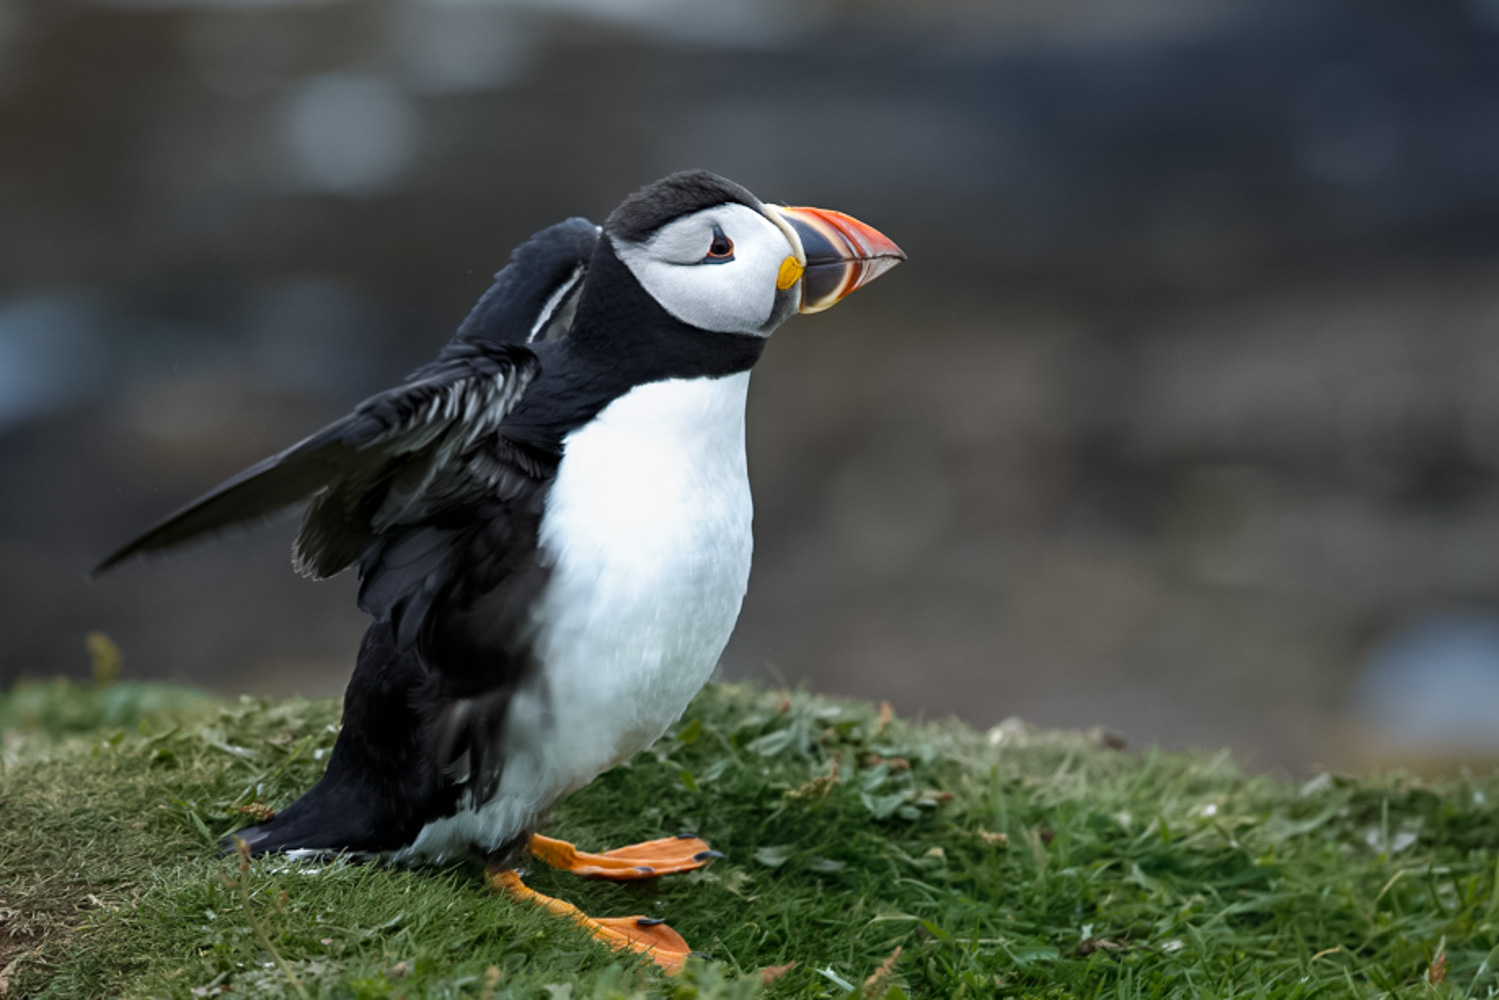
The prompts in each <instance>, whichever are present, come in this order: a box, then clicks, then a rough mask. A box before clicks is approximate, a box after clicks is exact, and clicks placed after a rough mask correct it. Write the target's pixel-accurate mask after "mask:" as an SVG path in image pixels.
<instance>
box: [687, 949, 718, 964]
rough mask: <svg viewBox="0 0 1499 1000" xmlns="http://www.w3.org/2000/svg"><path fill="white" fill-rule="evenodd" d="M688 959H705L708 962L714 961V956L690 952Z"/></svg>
mask: <svg viewBox="0 0 1499 1000" xmlns="http://www.w3.org/2000/svg"><path fill="white" fill-rule="evenodd" d="M687 957H688V958H701V959H703V960H704V961H706V962H711V961H713V956H712V955H710V954H708V953H707V952H706V951H689V952H688V953H687Z"/></svg>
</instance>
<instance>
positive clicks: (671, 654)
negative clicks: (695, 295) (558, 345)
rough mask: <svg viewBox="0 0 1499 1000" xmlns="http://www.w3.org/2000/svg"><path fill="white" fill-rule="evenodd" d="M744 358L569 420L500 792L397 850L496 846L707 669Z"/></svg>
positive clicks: (729, 614)
mask: <svg viewBox="0 0 1499 1000" xmlns="http://www.w3.org/2000/svg"><path fill="white" fill-rule="evenodd" d="M748 388H749V373H748V372H744V373H741V374H738V375H732V376H728V377H725V378H718V379H709V378H700V379H673V380H669V381H665V382H654V383H651V384H649V385H643V386H639V387H637V388H635V389H633V390H632V391H630V392H629V393H627V394H626V395H624V396H622V397H620V398H619V399H617V400H615V401H614V402H613V403H611V404H610V405H609V406H608V407H606V408H605V409H604V410H603V412H601V413H600V414H599V415H598V417H596V418H595V419H594V420H592V421H591V422H589V423H588V424H587V425H586V426H584V427H582V428H580V429H579V430H577V431H574V432H573V433H572V434H570V435H568V437H567V438H566V440H565V442H564V446H565V447H564V452H563V458H562V462H561V464H560V466H559V468H558V470H557V479H556V481H555V482H554V483H553V485H552V488H551V490H550V492H549V494H548V497H547V506H546V512H545V515H544V517H543V519H542V523H541V553H542V558H543V559H544V560H545V561H546V562H547V563H548V564H549V565H550V566H551V569H552V576H551V581H550V583H549V585H548V588H547V590H546V592H545V593H544V594H543V596H542V599H541V601H540V602H539V604H538V607H537V610H536V622H537V629H538V631H537V654H538V659H539V661H540V664H541V669H540V670H539V671H538V673H537V676H536V677H535V678H534V680H533V681H532V682H531V683H530V684H529V685H528V686H526V687H524V688H522V689H521V690H520V691H518V692H517V694H516V696H515V699H514V700H513V701H512V702H511V707H510V714H509V717H508V719H507V724H506V730H505V746H504V749H503V753H504V760H505V765H504V772H503V776H502V778H501V782H500V787H499V791H498V793H497V794H496V795H495V797H494V798H492V799H491V800H490V801H489V802H487V803H484V804H483V805H482V806H480V807H479V808H478V809H476V810H475V809H466V810H464V811H462V812H460V813H459V814H458V815H456V816H453V817H451V818H449V819H444V820H440V821H438V822H436V823H433V824H429V825H428V827H427V828H426V829H424V830H423V831H422V833H421V835H420V836H419V837H418V838H417V841H416V843H415V844H413V845H412V847H411V848H408V849H407V850H406V851H403V852H402V855H403V856H407V857H411V856H416V857H423V858H432V859H442V858H445V857H448V856H453V855H456V854H459V853H462V852H463V851H464V850H466V848H467V845H468V844H471V843H476V844H478V845H480V846H481V847H485V848H494V847H498V846H499V845H500V844H502V843H504V842H505V841H507V840H509V839H510V838H511V837H514V836H515V835H516V834H517V833H519V832H520V831H522V830H524V829H526V828H527V827H529V826H530V825H532V824H533V823H534V822H535V821H536V819H537V817H538V816H539V814H540V813H541V812H542V811H544V810H545V809H546V808H547V807H549V806H550V805H551V804H552V803H553V802H554V801H555V800H556V799H557V798H559V797H560V796H562V795H565V794H567V793H568V792H570V791H573V790H574V789H577V788H580V787H582V786H583V785H585V784H587V783H588V782H589V781H591V780H593V778H594V777H596V776H597V775H598V774H599V773H600V772H602V771H604V770H606V769H608V768H609V767H611V766H613V765H614V764H616V763H619V762H620V761H623V760H626V759H628V758H629V757H630V756H632V755H633V754H635V753H636V752H638V751H639V750H642V749H644V748H645V747H647V746H649V745H650V744H651V743H653V742H654V741H655V740H656V739H657V738H658V737H660V736H661V734H662V733H663V732H665V731H666V728H667V727H668V726H670V725H671V723H672V722H673V721H675V720H676V719H677V718H678V717H679V716H680V715H681V714H682V711H683V710H684V709H685V708H686V707H687V703H688V701H690V700H691V698H692V696H693V695H694V694H695V693H696V692H697V691H698V689H699V688H701V687H702V685H703V684H704V682H706V681H707V679H708V677H709V675H710V674H711V673H712V672H713V667H714V666H715V664H717V662H718V658H719V655H720V654H721V653H722V652H723V648H724V646H725V645H726V644H727V643H728V641H729V635H730V633H731V632H732V631H733V629H734V622H735V620H736V619H737V618H738V616H739V607H740V604H741V602H742V601H743V599H744V592H745V589H746V587H747V586H748V583H749V570H750V554H751V550H752V546H753V541H752V538H751V533H750V521H751V516H752V506H751V501H750V491H749V480H748V477H747V475H746V470H745V457H744V407H745V394H746V392H747V391H748Z"/></svg>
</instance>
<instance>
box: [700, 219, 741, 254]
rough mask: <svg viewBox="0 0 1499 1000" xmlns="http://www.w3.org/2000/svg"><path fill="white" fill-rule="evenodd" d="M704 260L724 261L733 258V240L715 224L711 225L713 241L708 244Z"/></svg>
mask: <svg viewBox="0 0 1499 1000" xmlns="http://www.w3.org/2000/svg"><path fill="white" fill-rule="evenodd" d="M703 259H704V260H712V261H726V260H733V259H734V241H733V240H731V239H729V238H728V237H727V236H725V235H724V231H723V230H722V229H720V228H719V227H717V226H714V227H713V242H712V243H710V244H709V245H708V255H707V256H706V257H704V258H703Z"/></svg>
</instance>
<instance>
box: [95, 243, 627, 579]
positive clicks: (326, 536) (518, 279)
mask: <svg viewBox="0 0 1499 1000" xmlns="http://www.w3.org/2000/svg"><path fill="white" fill-rule="evenodd" d="M598 238H599V237H598V227H597V226H595V225H594V224H593V223H591V222H589V221H587V220H586V219H568V220H566V221H565V222H560V223H558V224H557V225H555V226H552V227H550V228H548V229H544V230H542V231H541V232H539V233H537V234H536V235H535V236H533V237H531V239H529V240H527V241H526V242H525V243H523V244H521V245H520V246H519V247H517V248H516V249H515V250H514V252H512V253H511V255H510V264H509V265H508V266H506V267H505V268H504V269H503V270H501V271H500V272H499V273H498V274H497V275H495V282H494V284H493V285H492V286H491V287H490V288H489V290H488V291H487V292H485V293H484V295H483V297H481V298H480V300H479V302H478V304H477V305H475V306H474V308H473V310H472V311H471V312H470V313H469V315H468V317H467V318H466V319H465V320H464V321H463V323H462V325H460V326H459V328H458V333H457V336H455V337H454V338H453V341H452V342H451V343H450V344H448V346H447V347H446V348H444V350H443V352H442V354H441V355H439V357H438V359H437V360H436V361H434V362H433V363H432V364H429V365H427V366H425V367H423V368H421V369H419V370H418V371H416V372H415V373H414V374H413V375H412V376H411V377H410V378H409V379H408V380H407V381H406V382H405V383H404V384H402V385H400V386H398V387H397V388H395V389H392V390H389V391H388V392H384V393H381V394H380V395H378V396H375V397H373V398H371V399H368V400H366V401H365V402H364V403H362V404H360V406H359V407H358V408H357V409H356V410H355V411H354V412H353V413H351V414H350V415H349V416H347V417H345V418H343V419H342V420H339V421H337V422H335V423H333V424H331V425H329V426H328V427H326V428H324V429H323V430H321V431H319V432H317V433H316V434H314V435H312V436H311V437H309V438H307V439H306V440H304V441H302V442H300V443H298V444H295V445H293V446H292V447H291V448H289V449H287V450H286V451H284V452H282V453H281V454H279V455H273V456H271V457H270V458H268V459H266V460H265V461H263V462H261V463H259V464H258V465H255V466H252V467H251V468H249V469H246V470H245V471H244V472H241V473H240V474H239V475H237V476H234V477H233V478H232V479H230V480H228V481H227V482H225V483H223V484H221V485H220V486H218V487H217V488H215V489H214V490H212V491H211V492H210V493H208V494H207V495H205V496H203V497H200V498H199V499H197V500H195V501H193V502H192V503H191V504H189V505H188V506H187V507H184V508H183V509H182V510H179V511H177V512H176V513H175V514H173V515H171V516H170V517H168V518H167V519H166V520H164V521H163V522H161V523H160V524H158V525H157V526H156V527H154V528H152V529H151V530H150V531H148V532H146V533H145V534H144V535H142V536H140V537H139V538H137V539H135V540H134V541H132V542H130V543H129V544H127V545H125V546H123V547H122V548H120V549H119V550H117V551H115V552H114V553H112V554H111V555H110V556H109V557H107V558H106V559H105V560H104V561H103V562H101V563H100V564H99V565H98V566H97V567H95V569H94V572H95V573H96V574H97V573H102V572H104V571H105V570H108V569H110V568H111V567H113V566H115V565H117V564H119V563H120V562H123V561H125V560H126V559H129V558H131V557H133V556H137V555H143V554H146V553H151V552H158V551H161V550H163V549H168V548H172V547H174V546H177V545H181V544H182V543H184V542H187V541H190V540H192V539H194V538H197V537H198V536H200V535H204V534H207V533H209V532H214V531H220V530H222V529H224V528H228V527H232V526H234V525H237V524H243V523H245V522H247V521H253V520H257V519H260V518H264V517H266V516H268V515H270V514H273V513H275V512H276V511H279V510H282V509H284V508H286V507H290V506H292V505H293V504H296V503H299V502H301V501H303V500H305V499H307V498H308V497H311V496H313V495H314V494H321V495H320V496H319V499H318V500H317V501H316V502H315V503H314V506H313V509H312V510H310V511H309V512H308V516H307V519H306V520H305V521H304V524H303V529H302V534H301V536H300V537H299V538H298V542H297V551H296V563H297V566H298V568H299V569H300V570H302V571H304V572H307V573H310V574H312V575H313V576H328V575H331V574H333V573H337V572H338V571H340V570H342V569H344V568H346V567H347V566H349V565H350V564H351V563H352V562H353V561H354V560H355V559H356V558H358V557H359V555H360V554H361V552H363V550H364V548H365V547H366V546H367V545H368V543H369V541H370V540H371V537H372V533H373V534H378V533H379V532H380V531H382V530H384V529H385V528H387V527H389V526H390V525H392V524H394V523H396V522H397V520H399V519H400V518H401V516H402V512H403V510H406V512H407V513H410V512H411V509H412V508H415V509H420V508H421V506H422V503H421V500H420V499H419V497H420V494H421V493H422V492H423V491H424V490H426V489H429V488H430V487H432V486H433V485H434V482H433V479H434V476H435V474H436V470H437V469H439V468H441V464H442V462H443V461H446V460H449V459H451V458H452V457H453V456H454V454H455V452H457V451H462V450H463V448H464V447H466V446H472V445H473V444H474V442H476V441H477V440H478V439H479V438H480V437H482V436H483V435H485V434H491V433H493V432H494V431H495V430H496V429H497V427H498V425H499V423H500V421H502V420H503V418H504V416H505V415H506V414H507V413H508V412H509V411H510V409H511V408H512V407H513V406H514V405H515V403H516V401H517V400H518V399H519V397H520V394H521V392H523V391H524V389H525V385H526V383H527V382H529V381H530V379H531V378H532V377H533V376H534V374H535V358H534V356H533V355H532V354H531V353H530V352H529V351H526V350H524V349H521V348H518V347H512V346H507V345H522V344H526V343H530V342H535V341H537V340H546V339H557V338H558V337H560V336H561V335H562V334H563V333H565V330H566V324H567V323H568V322H570V320H571V309H572V307H573V306H574V305H575V303H576V298H577V293H578V290H579V289H580V288H581V287H582V283H583V277H584V272H585V268H586V266H587V261H588V258H589V256H590V255H591V254H592V252H593V247H594V245H595V244H596V243H597V241H598ZM498 460H500V461H503V456H499V457H498ZM371 490H373V492H370V491H371Z"/></svg>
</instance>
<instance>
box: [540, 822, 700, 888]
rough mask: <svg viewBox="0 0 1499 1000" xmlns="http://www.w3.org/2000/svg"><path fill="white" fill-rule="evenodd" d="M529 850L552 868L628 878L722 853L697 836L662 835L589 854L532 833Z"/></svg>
mask: <svg viewBox="0 0 1499 1000" xmlns="http://www.w3.org/2000/svg"><path fill="white" fill-rule="evenodd" d="M528 849H529V850H530V852H531V853H532V854H534V855H536V857H538V858H540V859H541V860H542V861H545V862H546V863H547V864H549V865H551V866H552V867H553V868H560V869H562V870H563V871H568V872H572V873H573V874H574V875H582V876H584V877H586V878H606V879H610V880H612V881H616V882H629V881H633V880H634V879H640V878H654V877H656V876H657V875H671V874H674V873H676V872H688V871H692V870H693V869H694V868H701V867H703V865H706V864H707V863H708V862H709V861H712V860H713V859H714V858H721V857H723V855H722V854H719V853H718V852H717V851H713V850H709V849H708V845H707V844H706V843H704V842H703V841H701V840H699V839H698V838H697V837H663V838H662V839H660V840H648V841H646V842H645V843H643V844H632V845H630V846H629V847H620V848H617V849H615V850H613V851H604V852H603V853H600V854H590V853H588V852H586V851H580V850H578V849H577V848H576V847H574V846H573V845H572V844H569V843H568V842H567V841H565V840H553V839H552V838H551V837H543V836H542V835H541V834H539V833H537V834H532V835H531V843H530V844H529V846H528Z"/></svg>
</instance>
